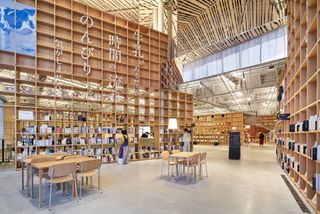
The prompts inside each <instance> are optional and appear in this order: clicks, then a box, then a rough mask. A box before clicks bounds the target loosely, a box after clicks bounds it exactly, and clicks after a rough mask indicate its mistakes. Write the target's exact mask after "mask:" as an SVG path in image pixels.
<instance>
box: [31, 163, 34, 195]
mask: <svg viewBox="0 0 320 214" xmlns="http://www.w3.org/2000/svg"><path fill="white" fill-rule="evenodd" d="M33 174H34V172H33V169H31V198H32V199H33V198H34V186H33Z"/></svg>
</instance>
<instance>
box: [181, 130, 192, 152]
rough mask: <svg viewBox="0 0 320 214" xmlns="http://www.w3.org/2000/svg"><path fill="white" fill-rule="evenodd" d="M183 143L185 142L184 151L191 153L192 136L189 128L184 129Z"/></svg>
mask: <svg viewBox="0 0 320 214" xmlns="http://www.w3.org/2000/svg"><path fill="white" fill-rule="evenodd" d="M182 141H183V151H184V152H190V141H191V136H190V133H189V130H188V129H187V128H185V129H184V134H183V137H182Z"/></svg>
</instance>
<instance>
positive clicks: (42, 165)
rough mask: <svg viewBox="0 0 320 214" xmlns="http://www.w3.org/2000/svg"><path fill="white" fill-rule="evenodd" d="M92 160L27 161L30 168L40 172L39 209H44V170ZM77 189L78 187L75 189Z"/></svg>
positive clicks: (87, 158)
mask: <svg viewBox="0 0 320 214" xmlns="http://www.w3.org/2000/svg"><path fill="white" fill-rule="evenodd" d="M90 159H92V158H89V157H80V158H79V157H78V158H72V159H67V160H60V161H48V162H39V163H30V161H27V160H26V161H27V162H26V163H28V162H29V164H30V167H31V168H33V169H37V170H39V207H40V208H41V207H42V175H43V170H44V169H49V168H50V167H51V166H54V165H56V164H64V163H76V164H80V163H82V162H83V161H87V160H90ZM75 188H76V187H75Z"/></svg>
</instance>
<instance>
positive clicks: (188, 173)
mask: <svg viewBox="0 0 320 214" xmlns="http://www.w3.org/2000/svg"><path fill="white" fill-rule="evenodd" d="M189 175H190V172H189V158H187V184H189Z"/></svg>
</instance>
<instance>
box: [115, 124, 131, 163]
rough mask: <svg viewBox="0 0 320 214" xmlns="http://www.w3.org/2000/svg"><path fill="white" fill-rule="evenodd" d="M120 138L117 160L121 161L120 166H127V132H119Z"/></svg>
mask: <svg viewBox="0 0 320 214" xmlns="http://www.w3.org/2000/svg"><path fill="white" fill-rule="evenodd" d="M121 133H122V136H121V137H120V149H119V154H118V158H119V159H120V160H122V161H121V162H122V164H128V162H129V138H128V135H127V130H124V129H123V130H122V131H121Z"/></svg>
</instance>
